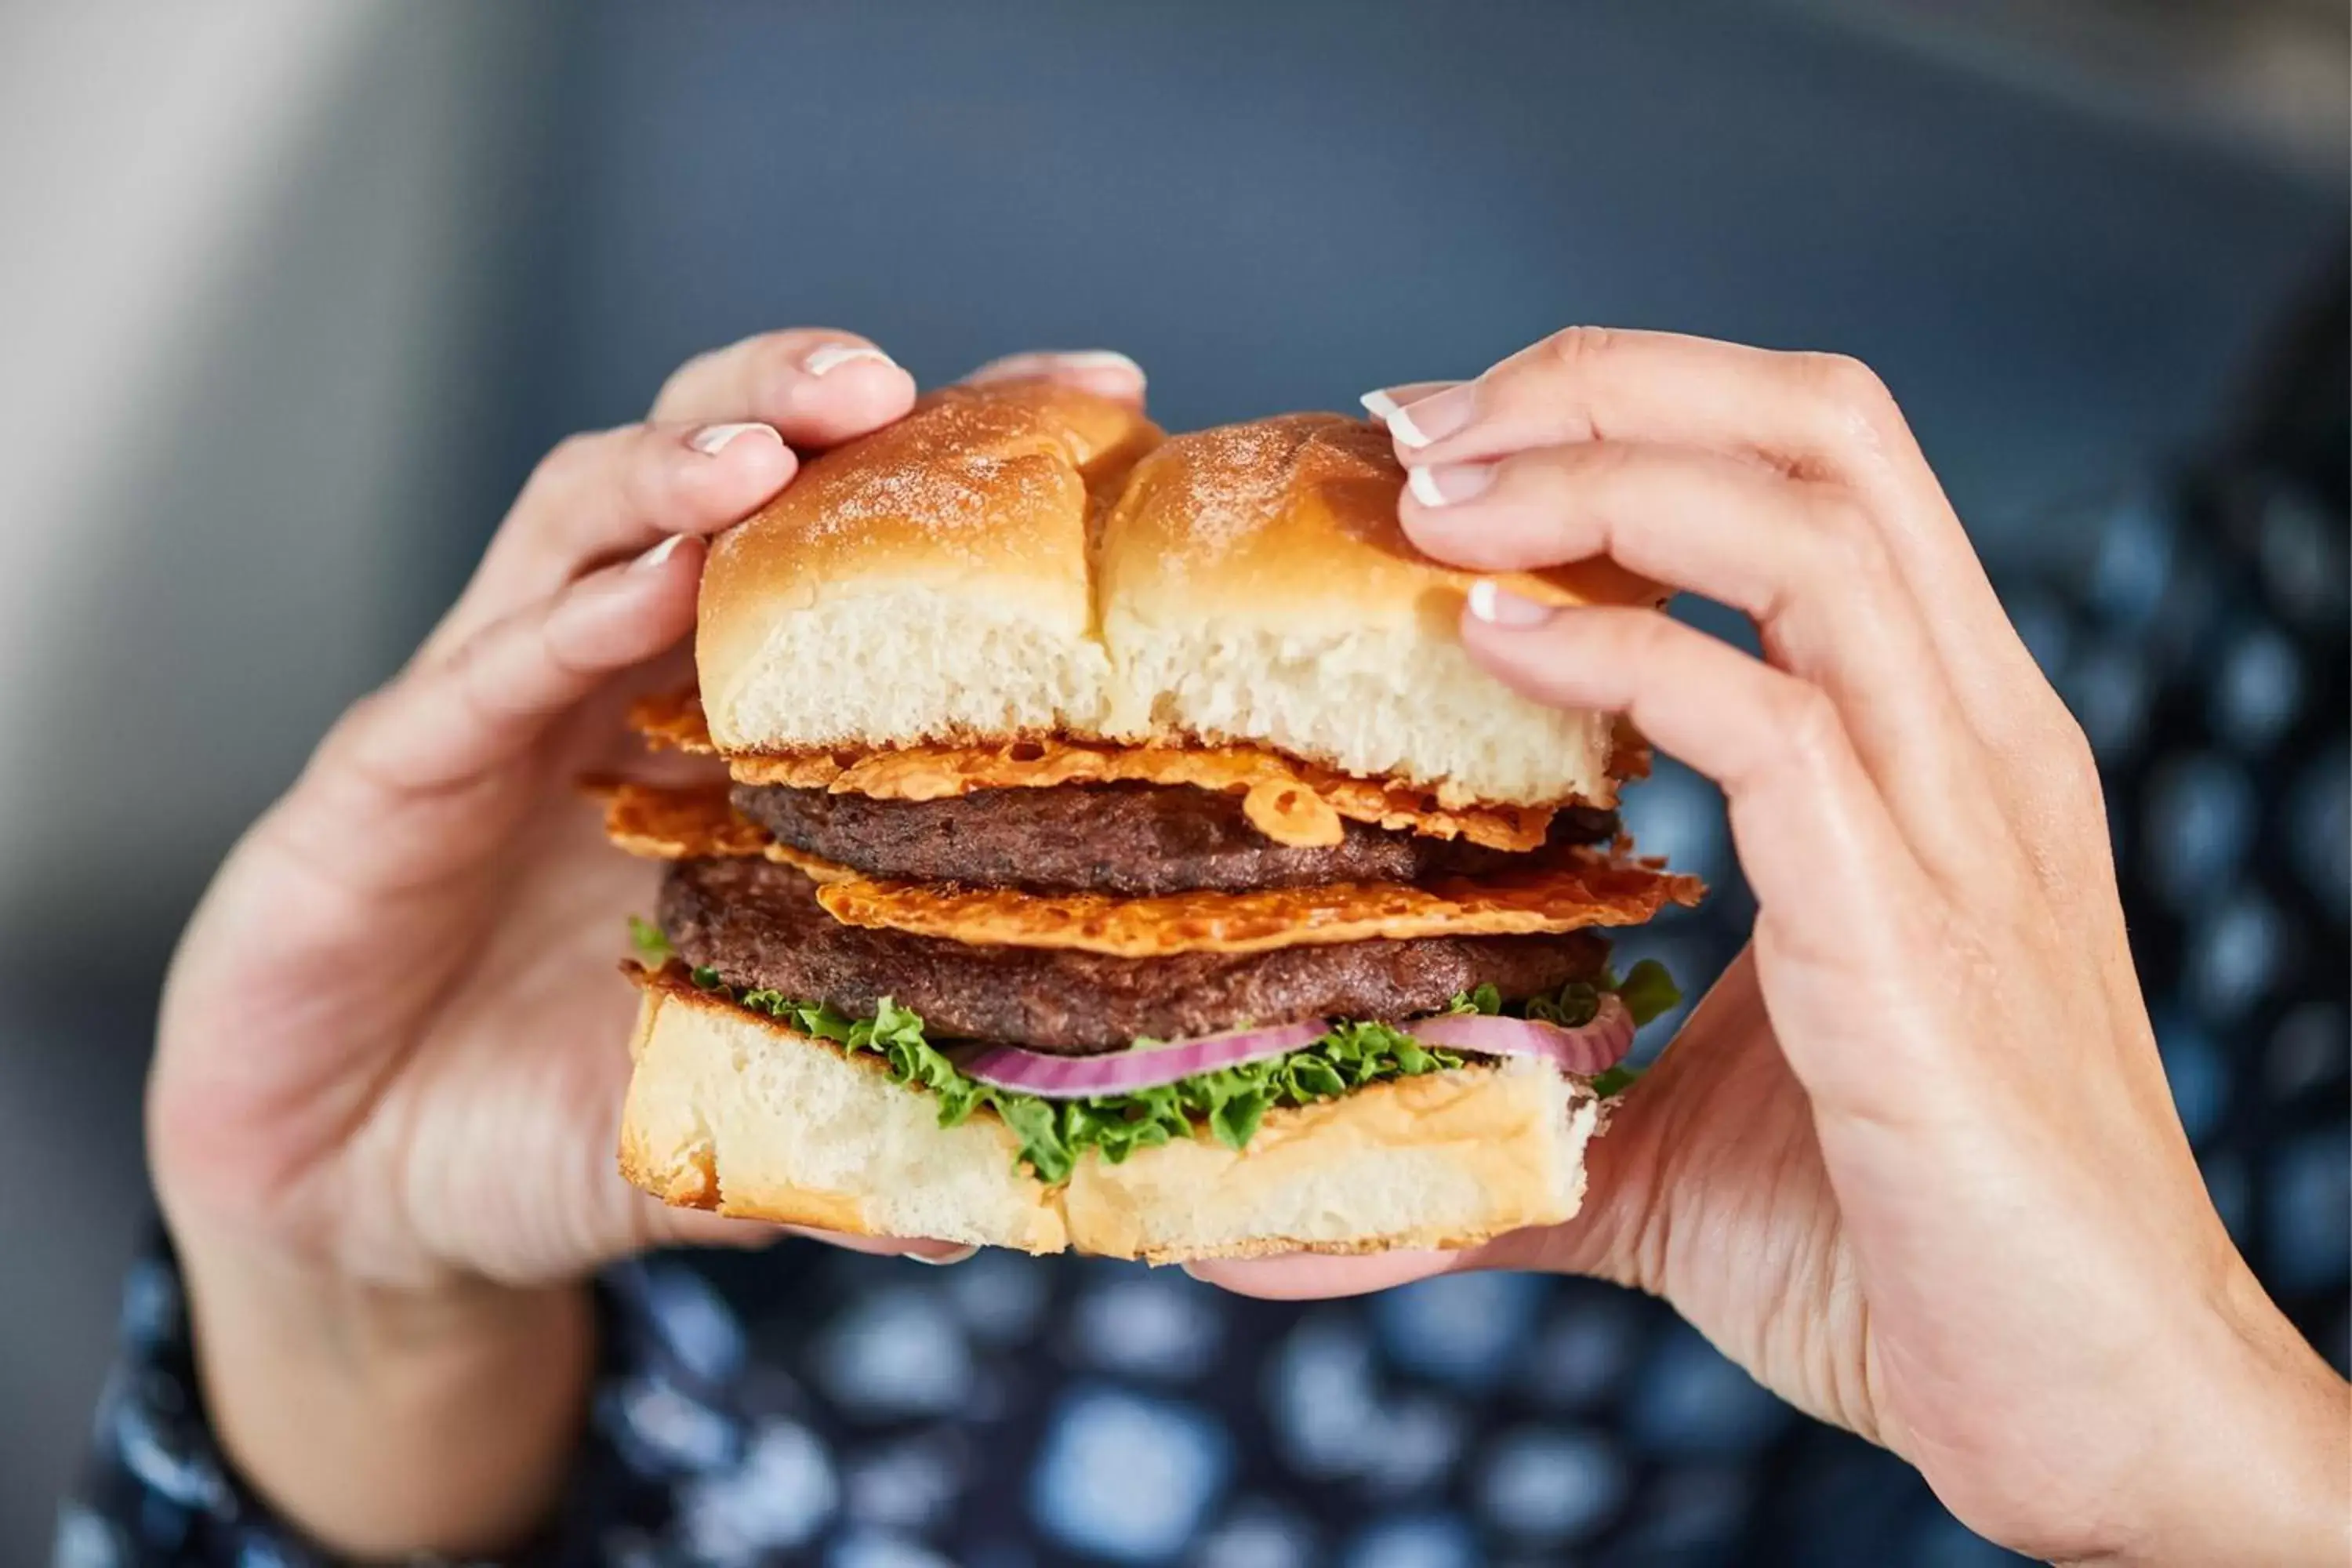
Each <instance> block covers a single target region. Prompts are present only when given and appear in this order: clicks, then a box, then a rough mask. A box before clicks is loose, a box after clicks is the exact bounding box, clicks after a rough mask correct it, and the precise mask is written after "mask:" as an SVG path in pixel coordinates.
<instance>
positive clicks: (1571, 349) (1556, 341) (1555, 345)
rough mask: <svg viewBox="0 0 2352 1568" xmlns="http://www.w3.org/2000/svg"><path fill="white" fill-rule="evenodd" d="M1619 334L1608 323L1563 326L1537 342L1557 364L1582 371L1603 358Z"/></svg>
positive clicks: (1614, 343) (1609, 351)
mask: <svg viewBox="0 0 2352 1568" xmlns="http://www.w3.org/2000/svg"><path fill="white" fill-rule="evenodd" d="M1620 336H1621V334H1620V333H1618V332H1617V331H1614V330H1613V329H1612V328H1608V327H1562V328H1561V329H1560V330H1559V331H1556V332H1554V333H1552V334H1551V336H1549V337H1548V338H1546V339H1544V341H1543V342H1541V343H1539V344H1538V345H1537V346H1538V348H1540V349H1541V350H1542V351H1543V353H1544V354H1545V356H1546V357H1547V358H1548V359H1549V360H1550V361H1551V362H1552V363H1554V364H1556V365H1558V366H1559V367H1560V368H1562V369H1565V370H1570V371H1582V370H1588V369H1590V368H1591V366H1592V365H1593V364H1594V363H1595V362H1597V361H1600V360H1603V359H1606V358H1607V357H1608V356H1609V354H1610V353H1611V352H1612V351H1613V350H1614V349H1615V348H1616V346H1617V342H1618V340H1619V337H1620Z"/></svg>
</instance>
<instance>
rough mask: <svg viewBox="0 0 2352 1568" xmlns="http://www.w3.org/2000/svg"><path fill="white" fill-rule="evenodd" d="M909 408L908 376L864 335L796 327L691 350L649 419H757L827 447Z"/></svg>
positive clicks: (797, 439)
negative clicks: (694, 352)
mask: <svg viewBox="0 0 2352 1568" xmlns="http://www.w3.org/2000/svg"><path fill="white" fill-rule="evenodd" d="M914 405H915V378H914V377H913V376H912V375H909V374H908V373H907V372H906V371H905V370H904V369H903V368H901V367H900V365H899V364H898V362H897V361H896V360H894V359H892V358H891V357H890V356H889V355H888V354H887V353H883V352H882V351H881V350H880V349H879V348H877V347H876V346H875V345H874V343H873V342H871V341H870V340H868V339H866V338H862V337H859V336H858V335H857V334H856V333H855V332H844V331H835V330H834V329H832V328H830V327H796V328H793V330H791V331H782V332H762V333H760V334H759V335H757V336H755V337H749V338H744V339H742V340H741V341H740V342H732V343H730V344H728V345H727V346H726V347H725V348H721V349H712V350H711V351H710V352H709V353H702V354H697V355H696V356H695V357H694V358H692V359H690V360H688V361H687V362H686V363H684V364H682V365H680V366H678V368H677V370H676V371H675V372H674V373H672V374H671V375H670V378H669V380H667V382H665V383H663V384H662V389H661V392H660V393H659V394H658V395H656V397H655V398H654V406H653V414H652V418H653V419H654V420H655V421H656V422H657V423H664V424H667V423H669V422H671V421H677V422H680V423H699V422H705V421H721V420H757V421H758V422H760V423H761V424H762V425H769V426H774V427H775V429H776V432H777V433H778V434H779V435H781V436H782V437H783V438H784V439H785V440H786V441H787V442H789V443H791V444H792V445H793V446H795V447H832V446H837V445H839V444H840V443H841V442H844V441H846V440H848V439H849V438H850V437H854V436H863V435H865V434H866V432H867V431H869V430H877V429H879V428H880V427H881V426H885V425H887V424H889V423H890V421H892V420H893V419H897V418H898V417H900V416H903V415H904V414H905V413H906V412H907V410H908V409H909V408H912V407H913V406H914Z"/></svg>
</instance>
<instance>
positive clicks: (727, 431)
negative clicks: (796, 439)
mask: <svg viewBox="0 0 2352 1568" xmlns="http://www.w3.org/2000/svg"><path fill="white" fill-rule="evenodd" d="M754 430H758V431H761V432H763V433H764V434H765V435H767V436H768V437H770V438H771V439H772V440H773V441H774V442H775V443H776V444H777V445H778V446H782V445H783V440H784V438H783V437H782V436H779V435H777V434H776V429H775V426H772V425H762V424H760V423H759V422H758V421H757V420H751V421H747V422H745V423H743V424H740V425H705V426H703V427H702V428H701V429H699V430H697V431H696V432H695V433H694V434H693V435H691V436H688V437H687V438H686V444H687V445H688V446H689V447H693V448H694V449H695V450H696V451H698V452H699V453H701V454H702V455H703V456H704V457H706V458H715V457H717V456H719V453H721V452H723V451H725V450H726V449H727V447H728V445H729V443H730V442H732V441H733V440H735V438H736V437H740V436H749V435H750V434H751V432H752V431H754Z"/></svg>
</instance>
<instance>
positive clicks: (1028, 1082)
mask: <svg viewBox="0 0 2352 1568" xmlns="http://www.w3.org/2000/svg"><path fill="white" fill-rule="evenodd" d="M1328 1028H1330V1024H1329V1023H1328V1021H1327V1020H1325V1019H1322V1018H1308V1019H1306V1020H1304V1021H1302V1022H1300V1023H1297V1024H1281V1025H1277V1026H1275V1027H1273V1028H1270V1029H1230V1030H1227V1031H1226V1032H1225V1033H1223V1034H1222V1035H1203V1036H1202V1037H1200V1038H1199V1039H1195V1040H1178V1041H1175V1042H1172V1043H1171V1044H1169V1045H1164V1046H1146V1047H1139V1048H1138V1049H1135V1050H1130V1051H1113V1052H1111V1053H1110V1054H1109V1055H1108V1056H1100V1057H1049V1056H1046V1055H1045V1054H1043V1053H1042V1052H1038V1051H1024V1050H1023V1049H1021V1048H1020V1047H1017V1046H980V1047H971V1049H969V1050H968V1051H959V1052H957V1053H956V1055H955V1058H954V1059H955V1064H956V1067H957V1068H958V1069H959V1070H960V1071H961V1072H962V1073H963V1074H964V1076H965V1077H967V1078H975V1079H979V1080H980V1081H981V1082H982V1083H989V1084H994V1085H995V1086H996V1087H997V1088H999V1089H1018V1090H1020V1091H1021V1092H1022V1093H1024V1094H1034V1095H1035V1096H1037V1097H1038V1098H1039V1099H1040V1100H1088V1099H1092V1098H1093V1097H1095V1096H1097V1095H1104V1094H1130V1093H1133V1092H1134V1091H1135V1090H1137V1089H1157V1088H1159V1087H1160V1085H1161V1084H1163V1083H1174V1082H1175V1081H1176V1080H1177V1079H1184V1078H1191V1077H1192V1076H1193V1075H1194V1074H1195V1073H1204V1072H1215V1071H1216V1070H1217V1069H1218V1068H1229V1067H1237V1066H1239V1065H1240V1064H1241V1063H1243V1062H1255V1061H1264V1060H1265V1058H1268V1057H1278V1056H1283V1055H1286V1053H1288V1052H1291V1051H1295V1050H1297V1049H1298V1048H1299V1047H1302V1046H1311V1045H1313V1044H1314V1043H1315V1042H1316V1041H1318V1040H1319V1039H1321V1038H1322V1037H1323V1035H1324V1032H1325V1031H1326V1030H1328Z"/></svg>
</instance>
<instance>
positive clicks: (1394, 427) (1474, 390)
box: [1365, 381, 1478, 447]
mask: <svg viewBox="0 0 2352 1568" xmlns="http://www.w3.org/2000/svg"><path fill="white" fill-rule="evenodd" d="M1477 403H1478V384H1477V383H1476V382H1475V381H1465V382H1464V383H1463V384H1461V385H1459V386H1449V387H1447V388H1446V389H1445V390H1444V391H1443V392H1435V393H1432V394H1431V395H1428V396H1427V397H1424V398H1423V399H1422V400H1421V401H1420V402H1418V403H1408V404H1402V405H1400V404H1397V403H1395V402H1392V401H1391V403H1390V405H1389V412H1388V413H1386V414H1384V415H1382V416H1381V417H1382V418H1383V419H1385V420H1386V421H1387V422H1388V426H1389V433H1390V434H1391V435H1392V436H1394V437H1396V438H1397V439H1398V440H1400V441H1402V442H1403V443H1404V444H1405V445H1406V446H1408V447H1426V446H1428V445H1429V444H1430V443H1431V442H1433V441H1443V440H1444V439H1445V438H1446V437H1448V436H1451V435H1453V434H1454V432H1455V431H1457V430H1459V429H1461V428H1462V427H1463V426H1465V425H1467V424H1469V423H1470V416H1472V415H1473V414H1475V413H1476V412H1477ZM1365 406H1366V407H1368V408H1369V407H1370V406H1371V405H1370V402H1369V401H1367V402H1366V404H1365Z"/></svg>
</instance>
